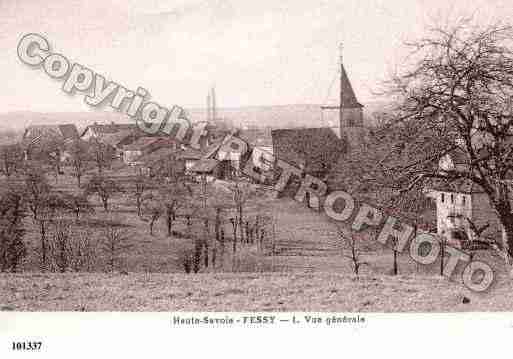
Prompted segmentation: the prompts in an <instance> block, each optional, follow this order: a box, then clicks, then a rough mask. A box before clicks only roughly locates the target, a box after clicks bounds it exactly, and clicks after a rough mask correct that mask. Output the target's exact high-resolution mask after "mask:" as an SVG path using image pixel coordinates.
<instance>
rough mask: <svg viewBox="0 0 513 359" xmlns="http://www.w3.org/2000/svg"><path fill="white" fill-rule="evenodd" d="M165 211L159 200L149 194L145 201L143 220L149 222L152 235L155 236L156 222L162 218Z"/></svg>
mask: <svg viewBox="0 0 513 359" xmlns="http://www.w3.org/2000/svg"><path fill="white" fill-rule="evenodd" d="M163 212H164V209H163V207H162V203H161V202H160V201H159V199H158V198H155V196H154V195H152V194H147V195H146V196H145V199H144V201H143V217H141V218H142V219H143V220H145V221H147V222H148V224H149V227H150V234H151V235H152V236H153V228H154V226H155V222H157V221H158V219H159V218H160V217H161V216H162V213H163Z"/></svg>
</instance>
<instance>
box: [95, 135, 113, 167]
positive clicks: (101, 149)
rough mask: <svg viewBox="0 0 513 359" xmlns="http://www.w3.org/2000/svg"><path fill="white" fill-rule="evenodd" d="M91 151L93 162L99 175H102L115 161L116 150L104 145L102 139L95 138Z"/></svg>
mask: <svg viewBox="0 0 513 359" xmlns="http://www.w3.org/2000/svg"><path fill="white" fill-rule="evenodd" d="M90 151H91V157H92V160H93V162H94V163H95V164H96V168H97V169H98V174H99V175H102V174H103V170H104V169H105V168H107V167H109V166H110V164H111V163H112V161H113V159H114V155H115V153H114V149H113V148H112V147H111V146H109V145H107V144H106V143H103V142H102V141H101V139H100V138H93V139H91V141H90Z"/></svg>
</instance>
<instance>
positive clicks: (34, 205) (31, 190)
mask: <svg viewBox="0 0 513 359" xmlns="http://www.w3.org/2000/svg"><path fill="white" fill-rule="evenodd" d="M23 181H24V198H25V201H26V203H27V206H28V208H29V210H30V212H31V213H32V217H33V219H34V220H37V219H38V214H39V209H40V208H41V207H42V206H43V205H44V201H43V198H44V196H45V195H46V194H47V193H48V192H50V190H51V187H50V185H49V184H48V181H47V179H46V176H45V174H44V171H43V169H42V168H40V167H33V166H30V167H27V168H26V169H25V173H24V180H23Z"/></svg>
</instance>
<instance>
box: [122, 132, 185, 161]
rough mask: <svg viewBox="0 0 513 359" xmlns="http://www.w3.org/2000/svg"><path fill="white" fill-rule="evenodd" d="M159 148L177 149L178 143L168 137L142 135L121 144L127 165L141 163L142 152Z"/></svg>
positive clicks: (150, 151)
mask: <svg viewBox="0 0 513 359" xmlns="http://www.w3.org/2000/svg"><path fill="white" fill-rule="evenodd" d="M160 148H170V149H172V150H176V149H178V144H177V143H176V141H174V140H173V139H172V138H170V137H153V136H143V137H139V138H138V139H137V140H135V141H134V142H132V143H131V144H129V145H125V146H123V148H122V150H123V162H124V163H126V164H127V165H129V166H135V165H139V164H142V162H141V161H140V158H141V156H142V155H143V154H148V153H152V152H153V151H156V150H158V149H160Z"/></svg>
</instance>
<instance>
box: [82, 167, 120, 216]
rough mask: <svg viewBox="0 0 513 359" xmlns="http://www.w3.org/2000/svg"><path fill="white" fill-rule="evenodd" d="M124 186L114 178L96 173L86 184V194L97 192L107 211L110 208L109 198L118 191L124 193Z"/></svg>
mask: <svg viewBox="0 0 513 359" xmlns="http://www.w3.org/2000/svg"><path fill="white" fill-rule="evenodd" d="M122 192H123V188H122V187H121V186H120V185H119V184H118V183H117V182H116V181H114V180H112V179H110V178H106V177H104V176H102V175H94V176H93V177H92V178H91V179H90V180H89V182H88V183H87V184H86V189H85V192H84V194H85V196H86V197H87V196H89V195H91V194H96V195H97V196H98V197H99V198H100V200H101V202H102V204H103V209H104V210H105V212H107V211H108V210H109V200H110V199H111V198H112V196H114V195H115V194H117V193H122Z"/></svg>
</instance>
